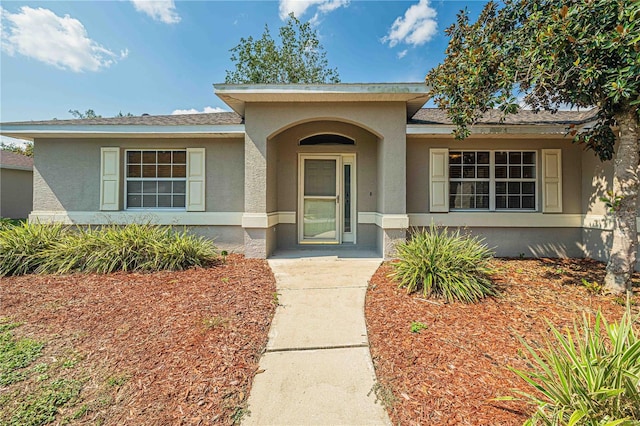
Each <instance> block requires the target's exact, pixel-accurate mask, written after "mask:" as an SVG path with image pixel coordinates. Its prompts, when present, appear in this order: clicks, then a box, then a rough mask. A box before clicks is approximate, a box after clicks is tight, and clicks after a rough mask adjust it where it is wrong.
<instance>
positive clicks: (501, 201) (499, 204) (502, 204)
mask: <svg viewBox="0 0 640 426" xmlns="http://www.w3.org/2000/svg"><path fill="white" fill-rule="evenodd" d="M506 208H507V197H505V196H499V197H496V209H506Z"/></svg>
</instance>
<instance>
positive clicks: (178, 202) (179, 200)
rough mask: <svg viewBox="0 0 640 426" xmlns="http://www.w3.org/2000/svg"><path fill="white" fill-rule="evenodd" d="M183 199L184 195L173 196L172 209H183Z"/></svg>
mask: <svg viewBox="0 0 640 426" xmlns="http://www.w3.org/2000/svg"><path fill="white" fill-rule="evenodd" d="M184 199H185V197H184V195H174V196H173V207H184V206H185V202H184Z"/></svg>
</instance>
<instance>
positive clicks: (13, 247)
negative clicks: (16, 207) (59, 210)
mask: <svg viewBox="0 0 640 426" xmlns="http://www.w3.org/2000/svg"><path fill="white" fill-rule="evenodd" d="M63 234H64V228H63V227H62V226H61V225H47V224H40V223H26V222H25V223H23V224H21V225H7V226H3V227H0V276H6V275H22V274H28V273H30V272H33V271H35V270H36V268H37V267H38V266H39V265H40V263H41V262H42V258H41V255H42V253H43V251H45V250H47V249H48V248H49V247H51V246H52V245H53V244H55V243H56V242H57V241H59V240H60V239H61V238H62V236H63Z"/></svg>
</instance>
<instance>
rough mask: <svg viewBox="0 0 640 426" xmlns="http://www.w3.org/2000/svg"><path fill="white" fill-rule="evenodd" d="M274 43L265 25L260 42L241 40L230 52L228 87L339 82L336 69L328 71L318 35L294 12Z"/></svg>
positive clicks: (251, 39)
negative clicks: (229, 85) (231, 63)
mask: <svg viewBox="0 0 640 426" xmlns="http://www.w3.org/2000/svg"><path fill="white" fill-rule="evenodd" d="M279 35H280V40H279V42H276V41H275V40H274V39H273V38H272V37H271V33H270V32H269V27H268V26H267V25H265V28H264V33H263V34H262V37H261V38H260V39H257V40H254V39H253V37H251V36H249V37H248V38H244V37H243V38H241V39H240V43H239V44H238V45H237V46H235V47H234V48H233V49H231V61H232V62H234V63H235V70H233V71H229V70H227V76H226V78H225V83H227V84H267V83H285V84H286V83H294V84H295V83H306V84H313V83H339V82H340V77H339V76H338V70H337V69H336V68H329V65H328V61H327V59H326V52H325V51H324V48H323V47H322V45H321V44H320V42H319V41H318V34H317V33H316V31H315V30H314V29H312V28H311V25H310V24H309V23H308V22H305V23H301V22H300V21H299V20H298V18H296V17H295V16H294V14H293V13H291V14H289V17H288V18H287V22H286V24H285V25H284V26H283V27H281V28H280V31H279Z"/></svg>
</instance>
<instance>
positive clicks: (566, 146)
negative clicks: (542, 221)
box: [407, 136, 583, 214]
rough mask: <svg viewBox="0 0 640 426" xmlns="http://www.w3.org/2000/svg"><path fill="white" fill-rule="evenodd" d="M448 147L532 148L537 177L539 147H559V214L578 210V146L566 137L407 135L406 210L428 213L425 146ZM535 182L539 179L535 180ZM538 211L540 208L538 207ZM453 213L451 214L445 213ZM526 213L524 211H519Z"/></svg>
mask: <svg viewBox="0 0 640 426" xmlns="http://www.w3.org/2000/svg"><path fill="white" fill-rule="evenodd" d="M430 148H449V149H451V150H453V149H462V150H464V149H467V150H536V151H538V165H537V176H538V177H539V176H541V173H542V169H541V161H540V160H541V157H540V150H541V149H557V148H560V149H562V213H563V214H580V213H581V212H582V191H583V182H582V177H581V176H582V162H581V161H580V158H581V156H582V148H581V147H580V146H577V145H575V144H572V143H571V140H570V139H569V138H560V137H558V138H539V139H536V138H530V137H527V138H518V137H514V138H501V137H492V138H476V137H473V138H469V139H466V140H464V141H457V140H454V139H453V138H452V137H443V138H430V137H413V136H412V137H409V138H407V212H409V213H428V212H429V149H430ZM538 182H540V180H539V179H538ZM537 191H538V194H537V199H538V206H540V205H541V200H542V193H541V191H542V188H541V185H540V184H539V183H538V185H537ZM538 210H540V208H539V209H538ZM448 214H455V213H448ZM523 214H527V213H523Z"/></svg>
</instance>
